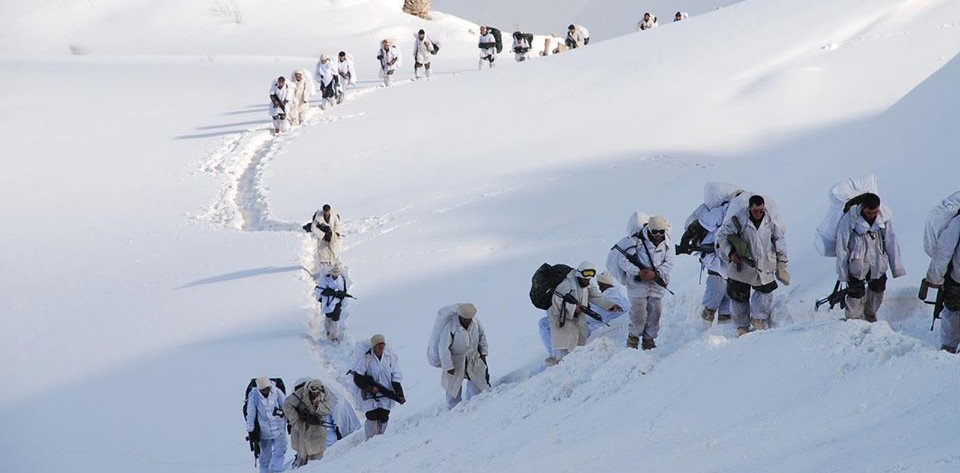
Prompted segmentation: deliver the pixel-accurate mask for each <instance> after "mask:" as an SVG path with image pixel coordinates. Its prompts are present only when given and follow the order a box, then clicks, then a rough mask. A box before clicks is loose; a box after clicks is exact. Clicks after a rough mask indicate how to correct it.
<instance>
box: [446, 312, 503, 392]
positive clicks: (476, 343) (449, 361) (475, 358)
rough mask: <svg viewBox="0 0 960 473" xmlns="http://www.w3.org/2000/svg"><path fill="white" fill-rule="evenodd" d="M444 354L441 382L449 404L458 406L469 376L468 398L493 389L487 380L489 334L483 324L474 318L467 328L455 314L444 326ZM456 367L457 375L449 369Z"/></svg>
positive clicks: (454, 370) (454, 369)
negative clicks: (484, 330) (464, 383)
mask: <svg viewBox="0 0 960 473" xmlns="http://www.w3.org/2000/svg"><path fill="white" fill-rule="evenodd" d="M437 348H438V351H439V353H440V368H441V370H442V371H441V375H440V385H441V386H442V387H443V389H444V392H445V394H446V398H447V406H448V407H450V408H453V406H455V405H457V404H458V403H459V402H460V400H461V399H462V397H461V392H462V389H463V381H464V380H465V379H466V380H467V382H468V386H467V399H469V398H470V397H472V395H473V394H475V393H477V392H480V391H484V390H486V389H488V388H490V382H489V381H488V380H487V363H486V362H485V361H484V359H485V358H486V356H487V336H486V335H485V334H484V332H483V325H481V324H480V321H479V320H478V319H477V318H476V317H474V318H473V319H471V320H470V325H469V326H468V327H467V328H463V325H462V324H461V323H460V318H459V317H453V318H452V319H451V320H450V322H449V323H448V324H447V325H446V326H445V327H444V328H443V332H442V333H441V334H440V343H439V344H438V347H437ZM450 370H453V374H450V373H449V371H450Z"/></svg>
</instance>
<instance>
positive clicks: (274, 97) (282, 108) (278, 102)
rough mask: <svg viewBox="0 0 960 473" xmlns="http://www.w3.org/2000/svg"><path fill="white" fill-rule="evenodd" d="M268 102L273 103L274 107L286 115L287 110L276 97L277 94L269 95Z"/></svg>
mask: <svg viewBox="0 0 960 473" xmlns="http://www.w3.org/2000/svg"><path fill="white" fill-rule="evenodd" d="M261 97H262V96H261ZM270 101H271V102H273V106H274V107H277V108H279V109H280V111H282V112H283V113H287V108H286V107H285V106H284V105H283V102H281V101H280V97H277V94H270Z"/></svg>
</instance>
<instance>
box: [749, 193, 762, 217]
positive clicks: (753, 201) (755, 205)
mask: <svg viewBox="0 0 960 473" xmlns="http://www.w3.org/2000/svg"><path fill="white" fill-rule="evenodd" d="M747 208H748V209H749V210H750V218H752V219H754V220H762V219H763V215H764V213H766V210H767V204H766V202H765V201H764V200H763V196H762V195H752V196H750V201H749V207H747Z"/></svg>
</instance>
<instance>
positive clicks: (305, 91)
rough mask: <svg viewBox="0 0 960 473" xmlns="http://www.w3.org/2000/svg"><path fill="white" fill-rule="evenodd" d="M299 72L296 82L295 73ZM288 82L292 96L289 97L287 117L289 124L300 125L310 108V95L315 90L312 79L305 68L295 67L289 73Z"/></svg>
mask: <svg viewBox="0 0 960 473" xmlns="http://www.w3.org/2000/svg"><path fill="white" fill-rule="evenodd" d="M298 72H299V73H300V76H301V79H300V81H299V82H298V81H297V78H296V74H297V73H298ZM289 81H290V83H291V84H292V87H293V96H292V97H290V106H289V109H290V110H289V113H287V119H289V120H290V124H291V125H294V126H296V125H300V124H302V123H303V122H304V121H305V120H306V119H307V110H309V109H310V97H312V96H313V94H314V93H315V92H316V90H314V87H313V79H312V78H311V76H310V73H308V72H307V71H306V70H305V69H297V70H296V71H293V74H290V79H289Z"/></svg>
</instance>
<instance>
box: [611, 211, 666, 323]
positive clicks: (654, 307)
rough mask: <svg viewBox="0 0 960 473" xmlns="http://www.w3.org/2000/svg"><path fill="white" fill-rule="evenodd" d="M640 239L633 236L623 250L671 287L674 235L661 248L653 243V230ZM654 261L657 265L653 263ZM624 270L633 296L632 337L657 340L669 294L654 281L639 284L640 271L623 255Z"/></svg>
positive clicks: (644, 229)
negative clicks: (662, 305)
mask: <svg viewBox="0 0 960 473" xmlns="http://www.w3.org/2000/svg"><path fill="white" fill-rule="evenodd" d="M640 235H641V236H640V237H639V238H638V237H637V236H631V237H630V245H629V247H627V248H623V247H621V248H623V249H624V250H625V251H626V252H627V253H628V254H630V255H636V257H637V259H639V260H640V263H642V264H643V266H644V267H646V268H647V269H653V270H655V271H657V272H658V273H659V274H660V277H662V278H663V280H664V281H665V282H666V283H667V284H669V283H670V271H671V270H672V269H673V251H672V246H671V241H670V232H667V234H666V235H664V239H663V241H662V242H660V244H659V245H655V244H654V243H653V241H651V240H650V229H649V227H644V228H643V229H642V230H640ZM651 257H652V258H653V261H651ZM620 270H622V271H623V272H624V273H626V274H627V279H626V281H624V283H625V284H624V285H625V286H626V287H627V294H628V295H629V296H630V326H629V335H630V336H631V337H634V338H641V336H642V338H643V339H645V340H648V341H651V340H654V339H656V338H657V334H658V333H659V332H660V314H661V301H660V299H661V298H663V294H664V293H665V292H666V290H665V289H664V288H663V286H660V285H659V284H657V283H656V282H654V281H638V280H637V278H638V276H639V275H640V268H638V267H637V266H636V265H635V264H633V263H631V262H630V260H628V259H627V257H626V256H624V255H623V254H621V255H620Z"/></svg>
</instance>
